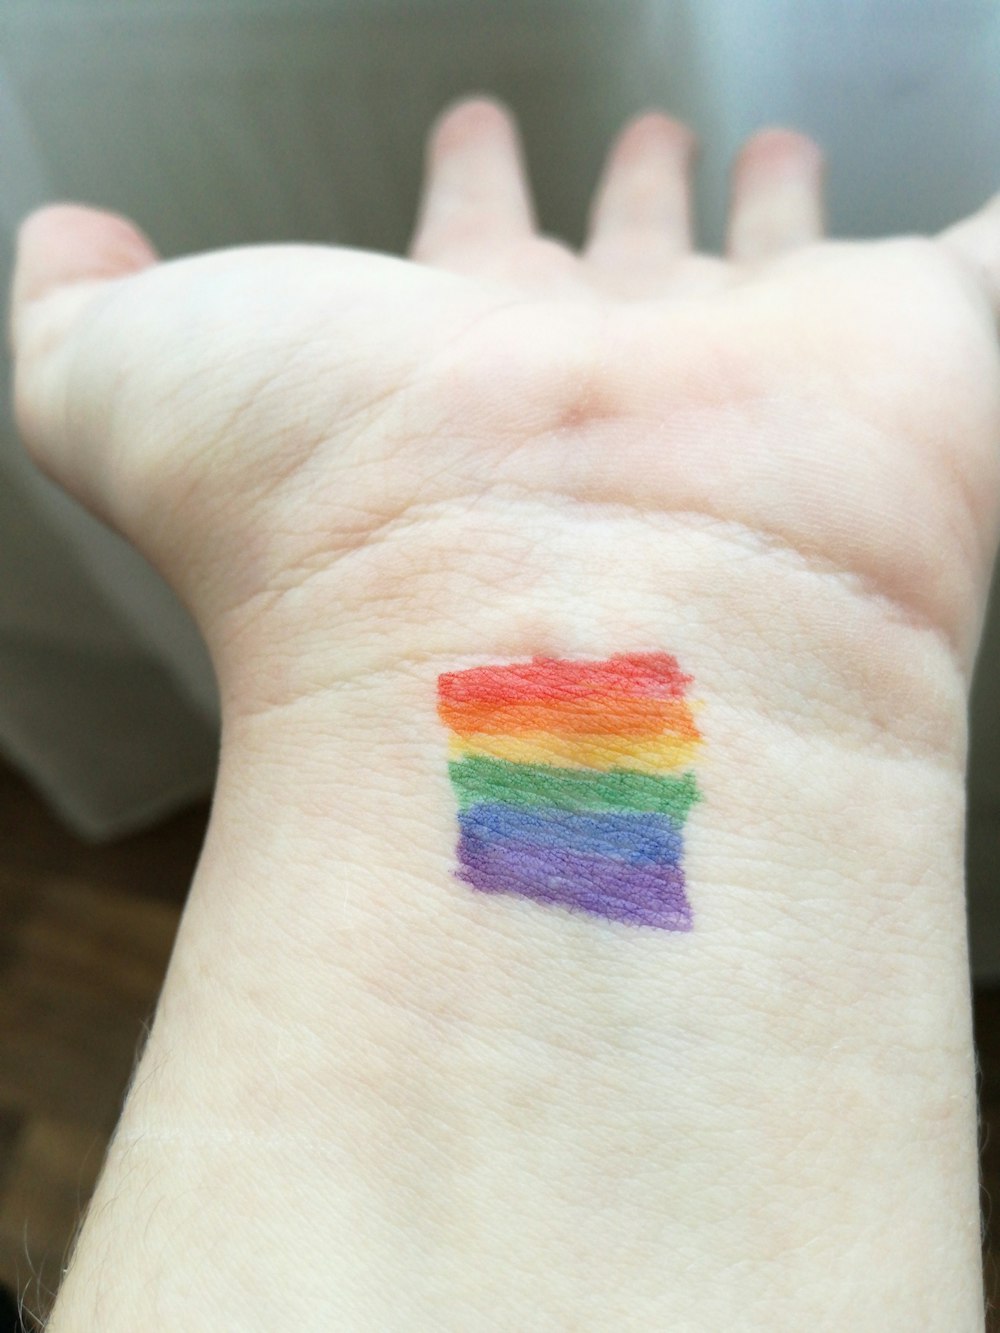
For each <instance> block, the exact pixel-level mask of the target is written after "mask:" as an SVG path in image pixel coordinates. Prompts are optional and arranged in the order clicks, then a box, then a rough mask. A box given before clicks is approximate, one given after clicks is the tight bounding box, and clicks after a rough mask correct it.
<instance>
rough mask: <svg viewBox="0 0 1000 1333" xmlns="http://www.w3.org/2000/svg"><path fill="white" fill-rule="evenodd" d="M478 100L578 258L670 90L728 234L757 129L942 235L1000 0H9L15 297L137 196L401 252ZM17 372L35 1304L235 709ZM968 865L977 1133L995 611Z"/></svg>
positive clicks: (9, 475)
mask: <svg viewBox="0 0 1000 1333" xmlns="http://www.w3.org/2000/svg"><path fill="white" fill-rule="evenodd" d="M480 91H484V92H490V93H493V94H496V95H498V96H500V97H501V98H503V99H505V100H506V101H507V102H508V103H509V104H510V105H511V106H512V107H513V109H514V110H515V112H516V113H517V115H518V116H519V118H520V121H521V125H522V128H523V133H524V137H525V143H526V150H527V156H528V161H529V166H530V168H531V172H532V177H533V182H534V186H535V190H536V194H537V200H538V206H539V212H540V217H541V221H542V225H543V227H544V229H545V230H546V231H548V232H551V233H554V234H558V235H561V236H563V237H566V238H568V239H569V240H571V241H576V240H579V239H580V236H581V232H582V227H583V219H584V209H585V206H586V201H587V199H588V196H589V194H590V192H591V190H592V188H593V185H594V183H595V180H596V177H597V173H598V170H599V166H600V162H601V159H602V156H603V154H604V152H605V150H606V148H607V145H608V142H609V140H610V138H611V136H612V135H613V134H614V133H615V132H616V131H617V130H618V128H619V127H620V126H621V124H622V122H623V121H624V120H626V119H627V118H628V117H629V116H631V115H633V114H635V113H636V112H638V111H641V110H643V109H645V108H647V107H649V106H652V105H656V106H660V107H662V108H664V109H666V110H668V111H670V112H671V113H673V114H675V115H677V116H680V117H682V118H684V119H686V120H688V121H689V122H690V123H691V124H692V125H693V126H694V128H695V129H696V130H697V131H698V133H699V134H700V136H701V139H702V145H703V155H702V161H701V166H700V176H699V181H698V209H699V217H700V231H701V244H702V246H703V247H705V248H709V249H717V248H718V246H719V244H720V241H721V237H722V231H723V219H724V207H725V198H726V188H727V184H726V177H727V170H728V167H729V163H730V160H731V158H732V156H733V154H734V152H735V150H736V149H737V147H738V145H739V144H740V142H741V141H742V140H743V139H744V138H745V137H746V136H747V135H748V134H750V133H751V132H753V131H754V130H756V129H758V128H760V127H761V126H763V125H765V124H775V123H778V124H785V125H792V126H795V127H797V128H799V129H802V130H804V131H806V132H808V133H809V134H812V135H813V136H815V137H816V138H817V139H818V140H819V141H820V143H821V144H822V145H823V146H824V148H825V150H826V152H827V155H828V161H829V178H828V179H829V215H830V224H831V229H832V230H833V231H834V232H835V233H837V234H839V235H844V236H859V237H860V236H877V235H881V234H884V233H889V232H933V231H935V230H937V229H939V228H941V227H943V226H945V225H946V224H948V223H949V222H951V221H953V220H954V219H955V218H957V217H959V216H960V215H963V214H965V213H967V212H969V211H970V210H972V209H974V208H975V207H977V206H978V205H980V204H981V203H983V202H984V201H985V200H986V199H987V198H988V197H989V196H990V195H991V194H992V193H993V192H994V191H996V190H997V189H1000V4H998V3H997V2H996V0H922V2H921V4H920V5H919V6H917V5H914V4H913V3H912V2H911V0H897V2H896V3H892V2H890V0H811V3H809V4H807V5H806V4H802V3H801V0H686V2H685V0H537V2H536V3H519V2H518V0H410V2H409V3H404V0H395V2H393V0H325V2H323V0H129V3H127V4H124V3H121V2H120V0H3V3H2V5H0V279H2V280H3V282H4V285H5V286H6V280H7V277H8V275H9V267H10V262H11V258H12V248H13V237H14V232H15V229H16V226H17V223H18V221H19V219H20V218H21V217H22V216H23V215H24V214H25V213H26V212H28V211H29V210H30V209H32V208H34V207H36V206H37V205H39V204H41V203H44V202H46V201H48V200H52V199H67V198H68V199H74V200H79V201H83V202H87V203H93V204H97V205H100V206H102V207H107V208H112V209H117V210H120V211H121V212H124V213H126V214H128V215H129V216H130V217H133V218H135V219H136V220H137V221H138V222H139V223H140V224H141V225H142V226H143V227H144V228H145V230H146V231H147V232H148V233H149V234H150V236H151V237H152V238H153V240H154V242H155V243H156V244H157V246H158V247H159V248H160V250H161V252H162V253H163V254H164V255H167V256H171V255H176V254H181V253H185V252H188V251H192V250H201V249H206V248H211V247H215V246H223V245H231V244H240V243H245V242H261V241H280V240H312V241H329V242H336V243H341V244H347V245H353V246H364V247H370V248H378V249H385V250H390V251H396V252H401V251H402V250H403V249H404V248H405V246H406V243H407V240H408V235H409V231H410V228H411V225H412V220H413V213H414V206H415V202H416V195H417V187H418V183H419V175H420V168H421V155H422V144H423V136H424V133H425V131H426V128H427V125H428V123H429V122H430V120H431V119H432V117H433V116H435V115H436V114H437V112H438V111H439V110H440V109H441V108H442V106H443V105H444V104H445V103H446V102H448V101H450V100H451V99H453V98H454V97H457V96H458V95H460V94H465V93H469V92H480ZM0 378H2V380H3V381H4V384H5V387H4V389H3V393H4V395H5V396H4V399H3V401H2V402H0V756H3V757H5V766H4V764H0V1281H3V1282H6V1283H7V1284H8V1285H10V1286H12V1287H13V1286H18V1287H20V1288H21V1289H22V1290H25V1289H28V1299H29V1302H33V1303H35V1304H40V1303H42V1302H43V1299H44V1293H45V1291H46V1289H49V1288H51V1287H52V1286H53V1285H54V1283H55V1281H56V1280H57V1278H58V1272H59V1264H60V1260H61V1257H62V1254H63V1251H64V1248H65V1245H66V1244H67V1242H68V1239H69V1237H70V1234H71V1231H72V1227H73V1223H74V1219H75V1217H76V1214H77V1210H78V1207H79V1206H80V1204H82V1203H83V1202H84V1201H85V1199H86V1196H87V1193H88V1191H89V1189H90V1186H91V1183H92V1180H93V1177H94V1173H95V1172H96V1170H97V1168H98V1166H99V1164H100V1160H101V1155H102V1153H103V1149H104V1143H105V1140H106V1136H107V1134H108V1133H109V1132H110V1129H111V1127H112V1126H113V1124H114V1120H115V1117H116V1113H117V1108H118V1105H119V1101H120V1098H121V1095H122V1090H123V1087H124V1084H125V1082H126V1080H127V1078H128V1076H129V1074H130V1072H131V1068H132V1060H133V1054H134V1051H135V1048H136V1044H137V1041H138V1040H139V1037H140V1035H141V1030H142V1024H143V1022H144V1020H145V1019H146V1018H147V1017H148V1016H149V1014H150V1013H151V1011H152V1007H153V1005H154V1003H155V996H156V992H157V989H158V986H159V983H160V979H161V977H162V971H163V967H164V966H165V963H166V959H167V957H168V954H169V949H170V944H171V940H172V937H173V931H174V928H175V926H176V921H177V916H178V913H179V910H180V906H181V903H182V901H183V894H184V889H185V886H186V884H187V881H188V879H189V877H190V874H191V869H192V867H193V864H194V860H195V858H196V856H197V851H198V846H199V843H200V839H201V836H202V832H203V827H204V819H205V813H206V806H205V801H206V799H207V797H208V795H209V793H210V790H211V785H212V778H213V766H214V761H215V746H216V722H217V708H216V700H215V690H214V683H213V680H212V674H211V669H210V667H209V665H208V662H207V659H206V657H205V654H204V651H203V649H202V646H201V644H200V642H199V639H198V636H197V633H196V632H195V630H194V628H193V626H192V625H191V624H190V622H189V621H188V619H187V617H186V615H185V613H184V612H183V610H182V609H181V608H180V607H179V606H178V605H177V603H176V602H175V600H174V598H173V597H172V595H171V593H170V592H169V590H168V589H167V588H166V587H165V586H164V585H163V584H162V583H161V581H160V580H159V579H158V577H157V576H156V575H155V574H154V573H153V571H152V570H151V569H150V568H149V567H148V566H147V565H146V564H145V563H144V562H143V561H142V559H141V558H140V557H139V556H137V555H136V554H135V553H134V552H133V551H132V550H131V549H129V548H128V547H126V546H125V545H124V543H122V542H121V541H120V540H119V539H117V538H116V537H114V536H113V535H112V534H110V533H109V532H107V531H106V530H104V529H103V528H101V527H100V526H99V525H98V524H97V523H96V522H94V521H93V520H92V519H91V518H90V517H89V516H88V515H86V514H85V513H84V512H83V511H81V510H80V509H79V508H78V507H76V506H75V505H73V504H72V503H71V502H70V501H69V500H67V499H66V498H65V497H64V496H63V495H62V494H61V493H59V492H57V491H56V490H55V488H54V487H52V486H50V485H49V484H48V483H47V482H46V481H44V479H42V478H41V477H40V476H39V475H38V474H37V473H35V472H34V471H33V470H32V469H31V467H30V466H29V465H28V464H27V462H26V460H25V459H24V457H23V455H22V453H21V451H20V449H19V447H18V444H17V441H16V438H15V434H14V430H13V426H12V423H11V417H10V406H9V401H8V400H7V397H6V395H7V390H6V379H7V376H6V375H3V376H2V377H0ZM998 445H1000V441H998ZM179 812H180V813H179ZM914 817H915V818H919V812H915V814H914ZM968 860H969V920H970V941H971V950H972V958H973V965H974V976H975V981H976V985H977V1037H978V1041H979V1047H980V1058H981V1062H982V1067H983V1068H982V1078H981V1083H982V1088H981V1100H982V1105H983V1118H984V1125H986V1124H988V1123H989V1119H990V1116H991V1115H992V1113H993V1106H994V1103H997V1104H998V1105H1000V1059H997V1060H996V1061H994V1054H995V1053H996V1055H997V1056H1000V1003H998V1002H997V1001H996V1000H995V993H994V988H995V987H1000V892H998V889H1000V884H998V880H1000V614H991V615H990V617H989V619H988V623H987V630H986V636H985V640H984V645H983V652H982V656H981V659H980V666H979V671H978V676H977V682H976V688H975V694H974V701H973V708H972V745H971V758H970V815H969V846H968ZM994 1014H996V1015H997V1021H996V1022H995V1021H994ZM983 1137H984V1139H985V1138H986V1134H985V1132H984V1135H983ZM984 1170H985V1173H986V1177H987V1184H989V1182H990V1181H991V1180H992V1178H993V1174H994V1173H995V1172H996V1170H997V1164H996V1163H994V1162H993V1159H992V1157H991V1156H990V1150H989V1148H988V1145H987V1146H986V1147H985V1156H984ZM997 1178H998V1180H1000V1175H998V1177H997ZM990 1188H991V1189H992V1186H991V1187H990ZM987 1243H988V1244H991V1243H992V1242H991V1240H990V1238H989V1237H987ZM990 1281H991V1282H992V1281H993V1279H992V1277H991V1278H990ZM2 1317H3V1316H2V1315H0V1321H2ZM0 1333H6V1330H5V1329H4V1328H3V1324H2V1322H0Z"/></svg>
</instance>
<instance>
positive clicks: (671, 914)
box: [458, 833, 691, 930]
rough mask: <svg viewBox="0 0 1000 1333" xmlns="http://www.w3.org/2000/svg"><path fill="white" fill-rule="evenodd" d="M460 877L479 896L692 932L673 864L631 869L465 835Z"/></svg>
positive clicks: (611, 862) (576, 854)
mask: <svg viewBox="0 0 1000 1333" xmlns="http://www.w3.org/2000/svg"><path fill="white" fill-rule="evenodd" d="M458 860H459V864H460V866H461V869H460V870H459V872H458V877H459V879H462V880H465V882H466V883H467V884H471V885H472V886H473V888H476V889H480V890H481V891H482V892H483V893H515V894H518V895H520V896H521V897H522V898H531V899H533V900H534V901H535V902H539V903H554V904H558V905H559V906H562V907H570V908H576V909H577V910H579V911H582V912H590V913H592V914H593V915H594V916H601V917H604V918H605V919H606V920H608V921H627V922H629V923H630V924H632V925H636V926H658V927H660V928H661V929H663V930H690V929H691V907H690V904H689V903H688V900H687V896H686V895H685V893H684V872H683V870H681V869H680V867H679V866H673V865H662V866H656V865H629V864H628V863H627V862H625V861H620V860H617V859H615V858H611V857H606V856H600V855H595V854H594V853H586V852H576V851H570V850H567V849H566V848H556V847H541V846H532V845H530V844H527V843H520V844H518V845H517V846H511V845H509V844H508V845H505V844H503V843H491V842H489V841H486V840H483V839H480V838H476V837H473V836H470V835H469V834H467V833H463V834H462V836H461V838H460V839H459V844H458Z"/></svg>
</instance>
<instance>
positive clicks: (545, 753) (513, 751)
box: [449, 731, 700, 773]
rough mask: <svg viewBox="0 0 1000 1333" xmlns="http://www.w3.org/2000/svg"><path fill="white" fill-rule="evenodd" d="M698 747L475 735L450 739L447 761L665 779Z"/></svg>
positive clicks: (680, 741)
mask: <svg viewBox="0 0 1000 1333" xmlns="http://www.w3.org/2000/svg"><path fill="white" fill-rule="evenodd" d="M699 744H700V742H699V741H695V740H686V739H685V738H683V737H681V736H670V735H663V736H656V737H653V738H652V739H650V738H649V737H637V736H587V735H583V736H555V735H552V734H550V733H548V732H543V731H539V732H526V733H523V734H522V735H520V736H493V735H490V734H489V733H486V732H481V731H479V732H475V733H472V734H469V735H466V736H461V737H459V736H456V735H455V734H454V733H452V736H451V741H450V747H449V748H450V752H451V757H452V759H462V758H464V757H465V756H466V755H476V754H478V755H489V756H490V757H491V758H493V759H507V760H509V761H510V762H511V763H514V764H557V765H558V766H560V767H562V768H593V769H598V770H602V771H606V770H607V769H609V768H631V769H634V770H635V771H636V772H638V773H664V772H669V771H670V770H671V769H675V768H683V767H684V766H685V765H686V764H690V763H691V761H692V760H693V759H694V756H695V754H696V752H697V750H698V747H699Z"/></svg>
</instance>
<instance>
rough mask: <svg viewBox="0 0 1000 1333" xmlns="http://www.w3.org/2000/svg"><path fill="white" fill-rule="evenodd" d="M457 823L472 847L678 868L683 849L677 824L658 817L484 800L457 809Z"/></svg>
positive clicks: (664, 816)
mask: <svg viewBox="0 0 1000 1333" xmlns="http://www.w3.org/2000/svg"><path fill="white" fill-rule="evenodd" d="M458 822H459V826H460V828H461V831H462V833H463V834H464V835H465V836H466V837H468V838H469V839H471V840H472V841H473V842H474V843H477V844H479V843H492V844H496V845H503V846H508V847H516V846H529V847H539V848H545V847H551V848H559V849H562V850H565V851H570V852H585V853H590V854H593V855H598V856H610V857H613V858H614V859H615V860H618V861H625V862H627V863H628V864H630V865H661V866H665V865H679V864H680V859H681V851H682V849H683V842H682V838H681V825H680V823H679V821H677V820H674V819H672V818H671V817H670V816H669V815H663V814H646V813H637V814H629V813H625V812H622V811H614V812H609V813H606V814H605V813H603V812H600V813H582V812H579V811H570V810H555V809H548V808H546V809H541V810H530V809H525V808H524V807H523V806H515V805H504V804H502V803H501V802H494V801H483V802H480V803H479V804H477V805H472V806H470V807H469V808H468V809H467V810H463V811H461V812H460V814H459V816H458Z"/></svg>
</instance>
